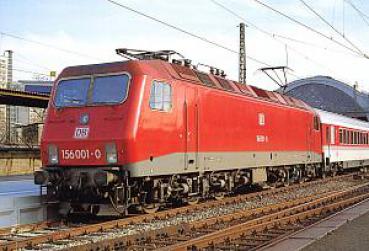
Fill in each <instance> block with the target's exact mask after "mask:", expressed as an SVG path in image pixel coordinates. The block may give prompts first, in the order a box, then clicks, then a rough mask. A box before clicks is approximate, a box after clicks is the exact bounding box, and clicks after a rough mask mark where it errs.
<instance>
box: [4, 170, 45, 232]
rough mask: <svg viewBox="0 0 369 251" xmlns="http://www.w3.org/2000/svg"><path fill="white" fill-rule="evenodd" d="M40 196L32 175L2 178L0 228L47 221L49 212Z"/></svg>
mask: <svg viewBox="0 0 369 251" xmlns="http://www.w3.org/2000/svg"><path fill="white" fill-rule="evenodd" d="M40 194H41V190H40V187H39V186H36V185H34V183H33V176H31V175H27V176H24V175H20V176H2V177H0V228H1V227H10V226H15V225H18V224H29V223H36V222H40V221H43V220H45V219H46V217H47V212H46V211H47V210H46V208H45V206H44V205H43V203H42V196H40Z"/></svg>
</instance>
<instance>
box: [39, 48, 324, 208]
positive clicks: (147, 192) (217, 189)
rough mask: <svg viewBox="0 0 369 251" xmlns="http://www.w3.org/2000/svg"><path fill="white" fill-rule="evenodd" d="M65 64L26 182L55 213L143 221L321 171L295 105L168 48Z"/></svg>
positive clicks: (308, 117) (314, 124)
mask: <svg viewBox="0 0 369 251" xmlns="http://www.w3.org/2000/svg"><path fill="white" fill-rule="evenodd" d="M117 51H118V52H120V53H123V54H124V55H125V56H131V57H134V58H136V59H139V60H128V61H125V62H115V63H106V64H96V65H83V66H74V67H68V68H66V69H64V70H63V71H62V73H61V74H60V75H59V77H58V79H57V80H56V81H55V85H54V88H53V91H52V95H51V100H50V102H49V107H48V113H47V118H46V121H45V126H44V132H43V136H42V144H41V152H42V163H43V169H42V170H41V171H38V172H36V173H35V183H36V184H40V185H44V186H47V188H48V194H49V195H50V196H53V197H54V198H56V199H57V200H59V201H60V202H63V203H62V204H63V205H64V207H65V209H72V210H90V211H92V212H95V213H96V212H97V211H98V208H99V206H101V205H107V204H111V205H112V206H113V207H114V208H115V209H116V210H117V211H118V212H119V213H122V214H123V213H125V212H127V210H128V209H129V208H133V207H134V208H138V209H141V210H143V211H145V212H153V211H155V210H157V209H158V208H159V207H160V206H162V205H165V204H167V203H173V202H187V203H196V202H198V201H199V199H201V198H207V197H215V198H221V197H223V196H224V194H229V193H233V192H235V191H237V190H239V189H243V188H244V187H247V186H250V185H251V184H256V183H257V184H269V185H274V184H288V183H289V182H293V181H298V180H301V179H303V178H305V177H313V176H317V175H320V174H321V173H322V172H323V164H322V147H321V132H320V122H319V117H318V116H317V114H316V113H315V112H314V110H312V109H311V108H310V107H309V106H307V105H306V104H304V103H303V102H302V101H299V100H296V99H293V98H290V97H286V96H283V95H280V94H278V93H275V92H269V91H264V90H261V89H258V88H256V87H252V86H248V85H241V84H239V83H237V82H234V81H230V80H227V79H226V78H224V77H225V76H224V75H223V74H221V72H219V71H215V70H213V69H211V73H210V74H208V73H205V72H201V71H199V70H197V69H196V67H193V66H192V65H191V64H190V62H189V61H188V60H172V61H171V60H169V57H170V56H171V55H172V54H173V52H171V51H160V52H154V53H151V52H135V51H130V50H127V49H120V50H117Z"/></svg>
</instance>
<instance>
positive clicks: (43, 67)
mask: <svg viewBox="0 0 369 251" xmlns="http://www.w3.org/2000/svg"><path fill="white" fill-rule="evenodd" d="M17 57H20V58H17ZM13 60H15V61H20V62H22V63H24V64H27V65H31V66H36V67H38V68H40V69H44V70H47V71H53V69H51V68H49V67H47V66H44V65H41V64H38V63H35V62H34V61H33V60H30V59H28V58H27V57H25V56H23V55H21V54H19V52H16V53H15V58H14V59H13Z"/></svg>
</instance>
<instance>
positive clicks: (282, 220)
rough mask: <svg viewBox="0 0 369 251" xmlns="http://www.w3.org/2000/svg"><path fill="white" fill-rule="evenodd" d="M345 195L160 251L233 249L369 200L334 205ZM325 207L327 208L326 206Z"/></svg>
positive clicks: (358, 198)
mask: <svg viewBox="0 0 369 251" xmlns="http://www.w3.org/2000/svg"><path fill="white" fill-rule="evenodd" d="M343 193H345V192H339V193H338V194H333V195H329V196H327V197H324V198H320V199H317V200H314V201H312V202H310V203H306V204H302V205H299V206H295V207H292V208H288V209H285V210H282V211H280V212H276V213H273V214H270V215H266V216H264V217H261V218H258V219H254V220H251V221H248V222H245V223H241V224H236V225H234V226H231V227H228V228H225V229H221V230H218V231H215V232H212V233H210V234H207V235H203V236H201V237H198V238H195V239H192V240H188V241H185V242H183V243H180V244H177V245H172V246H168V247H165V248H162V249H160V250H176V251H180V250H188V249H189V248H191V249H192V250H199V249H203V248H206V247H214V246H217V245H221V244H222V243H227V245H230V244H231V243H232V241H235V240H237V239H239V238H241V237H244V236H245V235H250V234H255V233H258V232H263V231H265V230H268V229H271V228H274V227H276V226H282V225H291V224H293V223H296V222H298V221H302V220H306V219H308V218H309V217H314V218H316V217H317V216H319V215H321V214H323V213H326V212H329V211H334V210H337V209H342V208H344V207H347V206H349V205H352V204H355V203H358V202H361V201H363V200H367V199H369V193H368V192H366V193H364V194H359V195H354V196H352V197H348V198H345V199H343V200H341V201H338V202H335V200H337V199H340V198H342V196H343V195H344V194H343ZM346 195H347V194H346ZM324 203H327V204H326V205H324ZM288 229H290V228H288ZM292 229H293V228H292Z"/></svg>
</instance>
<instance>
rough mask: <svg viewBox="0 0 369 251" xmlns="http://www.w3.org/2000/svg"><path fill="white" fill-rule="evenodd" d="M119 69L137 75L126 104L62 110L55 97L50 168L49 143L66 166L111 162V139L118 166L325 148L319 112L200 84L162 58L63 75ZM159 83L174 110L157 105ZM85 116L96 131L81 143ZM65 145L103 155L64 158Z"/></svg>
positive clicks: (48, 127) (48, 124)
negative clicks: (153, 92)
mask: <svg viewBox="0 0 369 251" xmlns="http://www.w3.org/2000/svg"><path fill="white" fill-rule="evenodd" d="M113 72H128V73H129V74H130V75H131V76H132V79H131V82H130V86H129V91H128V98H127V100H126V101H125V102H123V103H122V104H119V105H115V106H91V107H83V108H65V109H59V110H58V109H56V108H55V107H54V105H53V102H49V108H48V116H47V119H46V121H45V129H44V132H43V137H42V161H43V164H44V166H47V165H48V160H47V146H48V144H55V145H57V146H58V148H59V159H60V163H59V165H60V166H103V165H106V161H105V153H104V152H105V144H106V143H110V142H115V143H116V145H117V148H118V163H117V165H125V164H128V163H135V162H138V161H142V160H147V159H150V157H159V156H163V155H167V154H171V153H182V152H183V153H185V152H197V151H199V152H242V151H282V152H283V151H311V152H314V153H316V154H321V153H322V149H321V132H320V131H317V130H314V128H313V126H314V116H316V114H315V113H314V112H313V111H312V110H310V109H304V108H298V107H292V106H289V105H284V104H281V102H273V101H271V100H269V101H267V100H265V99H262V98H255V97H252V96H251V95H249V96H247V95H244V94H243V93H242V92H241V91H240V90H238V91H237V92H236V91H234V92H229V91H224V90H221V89H217V88H209V87H206V86H204V85H201V83H200V82H199V81H197V82H196V81H189V80H186V79H183V78H181V77H180V76H179V74H177V73H176V72H175V71H174V70H173V68H171V66H170V64H168V63H165V62H162V61H129V62H124V63H113V64H104V65H96V66H80V67H78V66H77V67H71V68H67V69H65V70H64V71H63V72H62V73H61V75H60V76H59V79H61V78H66V77H71V76H79V75H81V76H82V75H90V74H99V73H113ZM152 80H162V81H165V82H167V83H169V84H170V85H171V86H172V100H173V105H172V108H171V110H170V111H169V112H161V111H153V110H151V109H150V106H149V100H150V86H151V83H152ZM56 82H58V81H56ZM232 85H234V84H232ZM234 86H235V85H234ZM54 89H55V88H54ZM54 91H55V90H54ZM278 98H280V97H278ZM276 99H277V98H276ZM277 100H278V99H277ZM289 102H291V101H289ZM286 103H288V101H286ZM84 113H88V114H89V115H90V123H89V124H88V126H89V128H90V134H89V137H88V138H87V139H83V140H81V139H79V140H77V139H74V138H73V135H74V130H75V128H76V127H79V126H81V125H80V122H79V120H80V116H81V115H82V114H84ZM260 114H262V115H260ZM259 116H263V117H264V122H265V124H264V125H260V122H259V119H260V118H259ZM65 149H72V150H75V149H89V151H95V150H96V149H100V151H101V152H102V153H103V154H102V156H101V158H100V159H96V158H90V159H88V160H65V159H63V158H62V156H61V150H65Z"/></svg>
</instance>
